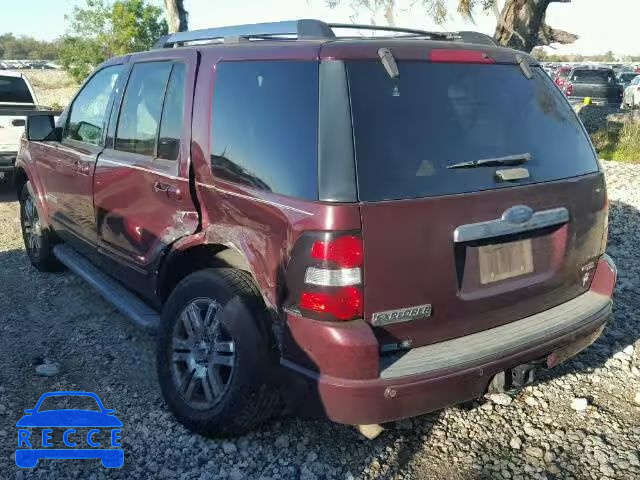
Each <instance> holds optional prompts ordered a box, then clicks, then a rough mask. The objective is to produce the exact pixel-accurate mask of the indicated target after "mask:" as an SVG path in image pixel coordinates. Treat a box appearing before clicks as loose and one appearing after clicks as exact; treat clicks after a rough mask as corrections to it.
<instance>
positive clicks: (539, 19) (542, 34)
mask: <svg viewBox="0 0 640 480" xmlns="http://www.w3.org/2000/svg"><path fill="white" fill-rule="evenodd" d="M570 1H571V0H506V2H505V4H504V8H503V9H502V13H501V14H500V19H499V21H498V26H497V27H496V33H495V35H494V39H495V40H496V41H497V43H498V44H499V45H502V46H505V47H510V48H515V49H517V50H522V51H524V52H530V51H531V50H533V48H534V47H536V46H539V45H550V44H551V43H563V44H564V43H573V42H575V41H576V40H577V39H578V36H577V35H574V34H573V33H569V32H565V31H563V30H556V29H554V28H551V27H550V26H548V25H547V24H546V23H545V14H546V11H547V8H548V7H549V5H550V4H551V3H554V2H558V3H569V2H570Z"/></svg>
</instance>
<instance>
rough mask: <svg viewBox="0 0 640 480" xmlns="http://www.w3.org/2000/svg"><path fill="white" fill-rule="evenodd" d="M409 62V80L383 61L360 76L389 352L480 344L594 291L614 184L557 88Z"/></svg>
mask: <svg viewBox="0 0 640 480" xmlns="http://www.w3.org/2000/svg"><path fill="white" fill-rule="evenodd" d="M397 64H398V70H399V72H400V75H399V77H398V78H391V76H390V75H388V74H387V73H386V71H385V69H384V68H383V67H382V66H381V65H380V62H376V61H352V62H349V63H348V65H347V72H348V76H349V84H350V94H351V107H352V117H353V128H354V144H355V152H356V165H357V177H358V194H359V197H360V202H361V203H360V211H361V217H362V234H363V243H364V310H365V319H366V320H367V321H369V322H372V323H373V324H374V326H375V327H376V328H375V331H376V334H377V335H378V337H379V338H380V340H381V343H382V344H383V345H388V346H389V348H391V349H392V348H394V347H393V346H394V345H398V344H401V343H404V345H405V346H421V345H426V344H429V343H433V342H438V341H442V340H445V339H450V338H454V337H459V336H462V335H467V334H470V333H474V332H478V331H481V330H485V329H488V328H491V327H495V326H498V325H502V324H506V323H508V322H512V321H515V320H518V319H521V318H523V317H526V316H529V315H532V314H534V313H538V312H541V311H543V310H545V309H548V308H550V307H553V306H556V305H558V304H560V303H563V302H566V301H568V300H570V299H571V298H574V297H576V296H578V295H579V294H581V293H582V292H584V291H585V290H586V289H587V288H588V285H589V282H590V275H589V274H590V273H591V266H592V265H593V266H595V264H594V259H596V258H597V257H598V256H600V255H601V254H602V252H603V246H604V245H603V235H604V231H605V220H606V215H607V208H606V191H605V185H604V178H603V175H602V174H601V173H600V172H599V170H598V165H597V159H596V157H595V153H594V151H593V148H592V147H591V144H590V142H589V140H588V137H587V136H586V134H585V132H584V129H583V127H582V126H581V124H580V122H579V121H578V120H577V118H576V116H575V114H574V112H573V111H572V110H571V108H570V106H569V105H568V103H567V102H566V100H565V99H564V97H563V96H562V94H561V93H560V92H559V91H558V89H557V88H555V87H554V86H553V83H552V82H551V81H550V80H549V78H548V77H547V76H546V75H545V74H544V72H542V71H540V69H539V68H534V69H533V70H534V77H533V78H532V79H528V78H527V76H526V75H525V74H524V72H523V71H522V69H521V68H520V67H519V66H518V65H515V64H514V65H506V64H501V65H493V64H492V65H477V64H458V63H454V64H452V63H432V62H426V61H419V62H417V61H398V62H397ZM505 158H510V159H511V160H510V162H511V163H509V162H507V164H504V163H499V164H496V161H497V160H500V159H502V162H504V161H505ZM514 158H515V159H519V160H518V162H515V163H518V164H517V165H514V164H513V163H514V162H513V159H514ZM478 160H485V161H486V160H492V161H493V163H491V162H489V163H487V162H484V164H482V165H480V166H478V165H473V164H472V162H477V161H478ZM454 165H456V168H451V167H452V166H454ZM461 165H462V166H461ZM511 174H516V175H515V177H514V178H513V179H511V180H508V179H507V178H509V177H510V176H511Z"/></svg>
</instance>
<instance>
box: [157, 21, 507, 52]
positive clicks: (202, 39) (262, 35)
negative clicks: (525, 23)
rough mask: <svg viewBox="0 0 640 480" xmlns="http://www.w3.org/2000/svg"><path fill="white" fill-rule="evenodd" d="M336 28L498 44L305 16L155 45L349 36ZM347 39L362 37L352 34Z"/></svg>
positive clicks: (180, 35) (484, 38)
mask: <svg viewBox="0 0 640 480" xmlns="http://www.w3.org/2000/svg"><path fill="white" fill-rule="evenodd" d="M334 29H350V30H371V31H379V32H392V33H398V34H401V35H394V36H390V37H389V38H405V39H406V38H425V39H429V40H447V41H462V42H465V43H479V44H483V45H495V42H494V41H493V39H492V38H491V37H489V36H488V35H484V34H482V33H478V32H455V33H447V32H429V31H426V30H417V29H413V28H402V27H387V26H378V25H359V24H349V23H325V22H322V21H320V20H310V19H304V20H290V21H284V22H272V23H254V24H249V25H235V26H230V27H220V28H206V29H203V30H192V31H188V32H177V33H173V34H170V35H164V36H163V37H161V38H160V39H159V40H158V41H157V42H156V44H155V45H154V48H171V47H179V46H183V45H186V44H190V43H211V42H224V43H238V42H241V41H249V40H267V39H271V40H274V39H280V40H333V39H336V38H345V37H338V36H337V35H336V34H335V32H334V31H333V30H334ZM346 38H362V37H356V36H352V37H346Z"/></svg>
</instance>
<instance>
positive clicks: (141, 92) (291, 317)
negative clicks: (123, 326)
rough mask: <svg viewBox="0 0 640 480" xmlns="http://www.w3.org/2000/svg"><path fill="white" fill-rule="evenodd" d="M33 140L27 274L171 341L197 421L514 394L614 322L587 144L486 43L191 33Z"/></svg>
mask: <svg viewBox="0 0 640 480" xmlns="http://www.w3.org/2000/svg"><path fill="white" fill-rule="evenodd" d="M345 27H348V28H357V29H368V30H371V29H377V30H387V32H391V33H392V34H394V35H395V36H392V37H377V38H363V37H337V36H336V35H335V33H334V30H337V29H339V28H345ZM470 41H471V42H473V43H468V42H470ZM27 136H28V140H25V141H24V142H23V144H22V147H21V151H20V155H19V159H18V167H17V168H18V170H17V186H18V192H19V194H20V199H21V221H22V226H23V233H24V239H25V245H26V248H27V252H28V255H29V258H30V259H31V262H32V263H33V264H34V265H35V266H36V267H38V268H39V269H41V270H43V271H48V270H55V269H57V268H58V267H59V264H60V263H62V264H64V265H66V266H67V267H69V268H70V269H71V270H73V271H75V272H77V273H78V274H79V275H81V276H82V277H83V278H85V279H86V280H88V281H89V283H90V284H91V285H93V286H94V287H95V288H97V289H98V291H99V292H100V293H101V294H102V295H103V296H104V297H105V298H107V299H108V300H109V301H111V302H112V303H113V304H114V305H115V306H116V307H117V308H119V309H120V310H121V311H122V312H124V313H125V314H126V315H128V316H129V317H130V318H131V319H133V320H134V321H135V322H136V323H138V324H139V325H141V326H143V327H146V328H148V329H150V330H157V332H158V349H157V368H158V376H159V380H160V384H161V387H162V392H163V394H164V398H165V399H166V401H167V403H168V405H169V407H170V408H171V410H172V411H173V412H174V413H175V414H176V416H177V417H178V419H179V420H180V421H181V422H183V423H184V424H186V425H187V426H189V427H190V428H192V429H193V430H195V431H197V432H201V433H204V434H211V435H231V434H238V433H241V432H244V431H247V430H248V429H251V428H253V427H255V426H256V425H258V424H259V423H260V422H261V421H263V420H265V419H267V418H269V417H270V416H272V415H274V414H275V413H278V412H280V411H282V410H283V409H284V410H285V411H288V412H294V413H298V414H305V415H321V416H326V417H328V418H330V419H332V420H334V421H337V422H342V423H348V424H375V423H381V422H387V421H391V420H396V419H401V418H405V417H410V416H414V415H419V414H422V413H425V412H429V411H432V410H435V409H439V408H443V407H446V406H448V405H452V404H455V403H457V402H462V401H466V400H469V399H473V398H475V397H478V396H481V395H483V394H484V393H485V392H486V391H487V390H488V389H491V390H494V391H495V390H497V391H504V390H509V391H510V390H515V389H518V388H521V387H522V386H523V385H525V384H526V383H527V382H530V381H531V380H532V379H533V377H534V372H535V370H536V369H537V368H546V367H552V366H554V365H556V364H557V363H559V362H561V361H563V360H565V359H566V358H568V357H569V356H571V355H574V354H575V353H577V352H578V351H580V350H581V349H583V348H585V347H586V346H588V345H589V344H590V343H591V342H593V341H594V340H595V339H596V338H597V337H598V335H600V333H601V332H602V330H603V328H604V327H605V324H606V322H607V319H608V317H609V315H610V313H611V295H612V291H613V287H614V282H615V277H616V273H615V267H614V265H613V263H612V262H611V260H610V259H609V258H608V257H607V256H606V255H605V254H604V251H605V245H606V238H607V194H606V188H605V182H604V176H603V173H602V172H601V170H600V168H599V166H598V161H597V158H596V154H595V152H594V150H593V148H592V145H591V144H590V141H589V138H588V136H587V135H586V133H585V131H584V129H583V127H582V125H581V124H580V122H579V120H578V119H577V117H576V115H575V114H574V112H573V111H572V109H571V108H570V106H569V104H568V103H567V101H566V99H565V98H564V97H563V95H562V94H561V92H560V91H559V90H558V89H557V88H555V86H554V84H553V82H552V80H551V79H550V78H549V77H548V76H547V75H546V74H545V73H544V72H543V71H542V69H541V68H540V66H539V64H538V63H537V62H536V61H535V60H534V59H533V58H531V57H530V56H528V55H526V54H523V53H519V52H516V51H513V50H508V49H503V48H498V47H496V46H494V45H492V44H491V41H490V40H488V39H487V38H486V37H483V36H481V35H478V34H475V35H474V34H470V33H468V32H466V33H465V32H463V33H460V34H442V33H429V32H424V31H416V30H408V29H399V28H398V29H394V28H386V29H380V28H378V27H365V26H351V25H348V26H345V25H328V24H325V23H322V22H319V21H315V20H301V21H294V22H281V23H275V24H261V25H248V26H240V27H229V28H223V29H214V30H203V31H194V32H183V33H177V34H174V35H171V36H169V37H167V38H164V39H162V40H161V41H160V42H159V44H158V48H157V49H155V50H152V51H149V52H144V53H139V54H135V55H130V56H125V57H119V58H114V59H112V60H109V61H107V62H106V63H104V64H103V65H101V66H100V67H99V68H98V69H97V70H96V71H95V72H94V73H93V75H92V76H91V77H90V78H89V79H88V80H87V81H86V82H85V84H84V85H83V86H82V88H81V89H80V91H79V93H78V94H77V96H76V97H75V99H74V100H73V101H72V102H71V104H70V106H69V107H68V109H67V110H66V111H65V112H64V113H63V115H62V116H61V117H60V119H59V121H58V122H57V123H56V124H54V122H53V118H52V117H50V116H46V115H40V116H31V117H30V118H29V121H28V128H27Z"/></svg>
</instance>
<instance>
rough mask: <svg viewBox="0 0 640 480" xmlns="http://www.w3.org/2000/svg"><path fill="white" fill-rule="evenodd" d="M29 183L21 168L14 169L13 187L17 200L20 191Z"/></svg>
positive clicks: (24, 171)
mask: <svg viewBox="0 0 640 480" xmlns="http://www.w3.org/2000/svg"><path fill="white" fill-rule="evenodd" d="M28 181H29V175H27V172H26V170H25V169H24V168H22V167H16V168H15V170H14V172H13V187H14V188H15V191H16V194H17V196H18V198H20V194H21V193H22V189H23V188H24V186H25V185H26V184H27V182H28Z"/></svg>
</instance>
